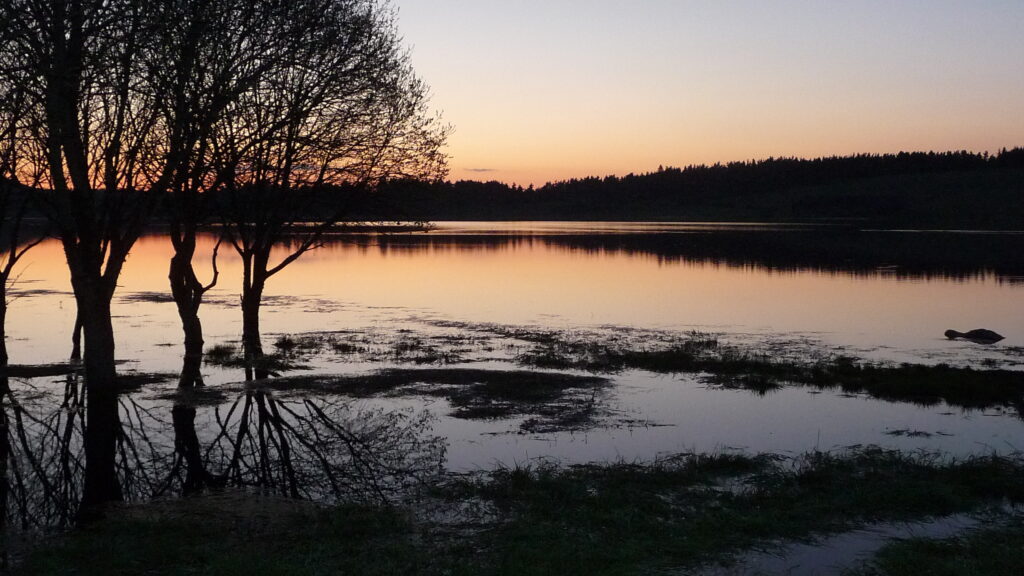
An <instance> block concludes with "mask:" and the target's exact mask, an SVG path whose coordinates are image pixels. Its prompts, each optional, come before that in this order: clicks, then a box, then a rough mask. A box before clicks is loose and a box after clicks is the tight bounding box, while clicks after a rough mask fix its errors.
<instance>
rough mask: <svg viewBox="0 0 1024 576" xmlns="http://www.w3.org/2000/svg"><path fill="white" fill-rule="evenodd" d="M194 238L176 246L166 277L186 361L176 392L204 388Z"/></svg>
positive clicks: (200, 299) (201, 293) (201, 330)
mask: <svg viewBox="0 0 1024 576" xmlns="http://www.w3.org/2000/svg"><path fill="white" fill-rule="evenodd" d="M194 253H195V237H194V236H193V237H192V238H191V241H187V240H186V242H184V243H181V244H177V245H176V246H175V252H174V257H173V258H171V268H170V272H169V273H168V275H167V277H168V279H169V280H170V282H171V295H172V296H173V297H174V303H175V304H176V305H177V307H178V317H179V318H180V319H181V329H182V332H184V335H185V357H184V360H183V365H182V368H181V377H180V379H179V380H178V387H179V388H193V387H195V386H202V385H203V375H202V366H203V324H202V322H201V321H200V320H199V306H200V305H201V304H202V301H203V292H204V289H203V286H202V285H201V284H200V283H199V281H198V280H196V275H195V269H194V268H193V267H192V256H193V255H194Z"/></svg>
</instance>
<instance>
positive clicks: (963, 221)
mask: <svg viewBox="0 0 1024 576" xmlns="http://www.w3.org/2000/svg"><path fill="white" fill-rule="evenodd" d="M1022 207H1024V148H1014V149H1012V150H1006V149H1004V150H1002V151H1000V152H998V153H996V154H994V155H993V154H989V153H987V152H986V153H980V154H979V153H972V152H967V151H960V152H941V153H937V152H900V153H899V154H858V155H854V156H843V157H839V156H832V157H824V158H815V159H799V158H769V159H766V160H757V161H749V162H730V163H727V164H714V165H710V166H708V165H693V166H687V167H685V168H676V167H663V168H660V169H659V170H657V171H656V172H650V173H645V174H629V175H626V176H622V177H617V176H607V177H604V178H597V177H590V178H580V179H572V180H566V181H561V182H553V183H548V184H546V185H544V186H542V187H540V188H533V187H532V186H531V187H529V188H523V187H521V186H517V185H507V184H503V183H501V182H476V181H458V182H436V183H425V182H413V181H391V182H386V183H384V184H383V185H381V186H380V187H379V189H378V190H377V192H376V194H374V197H373V198H371V199H369V200H368V201H367V202H364V203H363V204H362V205H361V207H360V208H359V210H358V212H359V214H358V216H359V217H360V218H364V219H393V218H402V219H412V220H764V219H767V220H776V219H780V218H784V219H797V220H820V219H844V218H846V219H857V220H868V221H878V222H880V223H892V224H900V223H907V224H934V225H958V224H959V225H974V226H982V227H990V226H998V227H1005V226H1006V225H1008V224H1012V223H1014V222H1018V224H1017V225H1016V227H1019V222H1020V221H1021V217H1024V213H1022V210H1024V208H1022Z"/></svg>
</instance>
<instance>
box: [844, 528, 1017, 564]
mask: <svg viewBox="0 0 1024 576" xmlns="http://www.w3.org/2000/svg"><path fill="white" fill-rule="evenodd" d="M1022 566H1024V516H1017V517H1016V518H1013V519H1012V520H1011V521H1009V522H1007V523H1006V524H1004V525H1002V526H998V527H993V528H984V529H981V530H975V531H973V532H971V533H970V534H967V535H965V536H961V537H957V538H947V539H941V540H933V539H927V538H912V539H908V540H902V541H897V542H893V543H892V544H889V545H888V546H886V547H885V548H883V549H882V550H880V551H879V552H878V554H876V555H875V558H874V559H873V560H872V561H870V562H868V563H867V565H865V566H863V567H862V568H859V569H856V570H851V571H849V572H848V573H847V574H848V576H1005V575H1007V574H1020V573H1021V567H1022Z"/></svg>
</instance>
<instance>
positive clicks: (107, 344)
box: [75, 282, 122, 520]
mask: <svg viewBox="0 0 1024 576" xmlns="http://www.w3.org/2000/svg"><path fill="white" fill-rule="evenodd" d="M82 284H83V283H79V286H77V287H76V290H75V295H76V300H77V301H78V310H79V315H80V317H81V319H82V328H83V330H84V332H85V358H84V360H85V386H86V411H85V485H84V488H83V491H82V504H81V508H80V511H79V512H80V514H79V515H80V517H81V518H82V519H83V520H89V519H91V518H93V517H94V515H95V513H96V512H97V506H98V505H99V504H102V503H104V502H111V501H119V500H121V499H122V494H121V485H120V482H119V480H118V478H117V462H116V456H117V454H116V443H117V435H118V433H119V431H120V427H121V421H120V415H119V414H118V402H117V393H118V389H117V371H116V366H115V362H114V328H113V324H112V322H111V318H110V300H111V298H110V295H108V292H107V291H105V290H103V289H102V288H101V287H100V283H98V282H97V283H87V284H85V285H82Z"/></svg>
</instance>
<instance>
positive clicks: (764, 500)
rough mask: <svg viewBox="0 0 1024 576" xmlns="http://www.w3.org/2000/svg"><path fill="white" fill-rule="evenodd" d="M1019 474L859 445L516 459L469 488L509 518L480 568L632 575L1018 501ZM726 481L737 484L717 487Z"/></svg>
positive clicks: (1001, 464) (1022, 491)
mask: <svg viewBox="0 0 1024 576" xmlns="http://www.w3.org/2000/svg"><path fill="white" fill-rule="evenodd" d="M1022 472H1024V468H1022V466H1021V464H1020V463H1019V462H1010V461H1005V460H1001V459H999V458H983V459H976V460H970V461H965V462H961V463H944V462H939V461H935V460H931V459H928V458H924V457H915V456H906V455H901V454H897V453H892V452H884V451H880V450H867V451H862V452H857V453H854V454H852V455H846V456H836V455H829V454H812V455H808V456H806V457H805V458H804V459H803V460H802V461H800V462H799V463H798V466H797V467H796V468H795V469H787V468H785V467H782V466H779V465H777V464H775V463H773V462H772V461H770V460H764V459H760V460H758V459H748V458H743V457H732V456H720V457H707V456H695V457H688V458H684V459H682V460H676V461H670V462H667V463H663V464H660V465H653V466H629V465H617V466H601V467H578V468H568V469H563V468H549V467H538V468H532V469H531V468H519V469H512V470H500V471H497V472H495V473H492V474H491V475H490V476H489V477H488V478H486V479H485V480H483V481H479V482H478V483H477V484H475V485H471V486H470V487H469V490H470V492H471V493H475V494H477V495H479V496H481V497H483V498H486V499H488V500H489V501H491V502H494V504H495V505H496V506H497V508H498V509H499V510H501V511H502V512H503V516H504V517H506V518H509V520H508V521H507V522H505V523H503V524H500V525H499V526H497V527H496V528H495V529H494V530H492V531H490V532H488V533H487V534H486V536H485V540H486V543H485V545H484V546H483V549H484V550H486V551H487V555H485V556H483V557H480V558H479V559H480V568H481V570H480V571H481V573H485V572H487V573H496V574H527V573H529V574H562V573H570V574H630V573H637V572H642V571H644V570H650V571H656V570H661V569H669V568H672V567H679V566H693V565H696V564H700V563H702V562H708V561H712V560H715V559H722V558H725V557H727V555H728V554H729V553H731V552H735V551H737V550H742V549H745V548H749V547H751V546H755V545H763V544H765V543H767V542H771V541H773V540H776V539H779V538H784V539H803V538H808V537H810V536H812V535H813V534H816V533H822V532H837V531H842V530H845V529H847V528H849V527H852V526H855V525H857V524H859V523H863V522H868V521H875V520H884V519H909V518H917V517H922V516H926V515H936V514H940V515H941V514H949V513H953V512H957V511H962V510H969V509H972V508H975V507H977V506H982V505H985V504H986V503H991V502H995V501H997V500H999V499H1001V498H1004V497H1005V498H1011V499H1013V500H1016V501H1020V500H1021V499H1022V498H1024V484H1021V480H1022V479H1024V477H1022ZM723 479H732V480H733V486H734V487H735V486H737V483H738V486H739V488H738V489H722V488H721V484H720V481H721V480H723ZM716 480H717V481H719V483H716V482H715V481H716ZM725 486H729V483H726V484H725Z"/></svg>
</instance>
